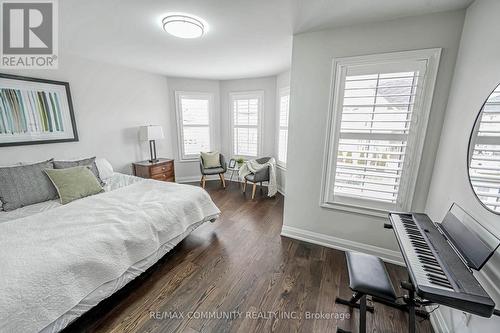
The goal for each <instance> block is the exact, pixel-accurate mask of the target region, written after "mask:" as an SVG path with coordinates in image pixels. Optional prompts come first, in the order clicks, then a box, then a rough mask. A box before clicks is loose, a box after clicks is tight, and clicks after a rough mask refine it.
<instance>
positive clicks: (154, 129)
mask: <svg viewBox="0 0 500 333" xmlns="http://www.w3.org/2000/svg"><path fill="white" fill-rule="evenodd" d="M139 137H140V139H141V141H149V153H150V155H151V159H150V160H149V162H151V163H156V162H158V159H157V158H156V141H155V140H159V139H163V129H162V128H161V126H158V125H148V126H141V128H140V130H139Z"/></svg>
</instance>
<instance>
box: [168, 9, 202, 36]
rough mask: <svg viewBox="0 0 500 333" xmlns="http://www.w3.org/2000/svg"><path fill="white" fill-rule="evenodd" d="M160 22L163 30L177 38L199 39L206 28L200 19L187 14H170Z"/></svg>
mask: <svg viewBox="0 0 500 333" xmlns="http://www.w3.org/2000/svg"><path fill="white" fill-rule="evenodd" d="M161 22H162V24H163V30H165V31H166V32H168V33H169V34H171V35H172V36H175V37H179V38H199V37H201V36H203V34H204V33H205V32H206V31H207V27H208V26H207V24H206V23H205V22H204V21H203V20H202V19H200V18H197V17H194V16H193V15H187V14H170V15H168V16H165V17H164V18H163V20H162V21H161Z"/></svg>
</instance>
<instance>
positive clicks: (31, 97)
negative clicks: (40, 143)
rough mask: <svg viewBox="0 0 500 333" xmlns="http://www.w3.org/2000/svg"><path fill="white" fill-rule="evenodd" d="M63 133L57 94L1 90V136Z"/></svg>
mask: <svg viewBox="0 0 500 333" xmlns="http://www.w3.org/2000/svg"><path fill="white" fill-rule="evenodd" d="M55 132H64V119H63V117H62V111H61V100H60V96H59V95H58V93H56V92H48V91H34V90H20V89H9V88H2V89H0V134H25V133H55Z"/></svg>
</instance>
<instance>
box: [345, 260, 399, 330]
mask: <svg viewBox="0 0 500 333" xmlns="http://www.w3.org/2000/svg"><path fill="white" fill-rule="evenodd" d="M346 260H347V269H348V271H349V288H350V289H351V290H352V291H353V292H354V295H353V296H352V298H351V299H350V300H345V299H341V298H338V297H337V299H335V302H336V303H339V304H344V305H348V306H349V307H355V308H359V332H360V333H365V332H366V311H370V312H373V307H372V306H367V305H366V296H367V295H370V296H373V297H376V298H377V299H380V300H383V301H386V302H387V303H395V302H396V292H395V291H394V287H393V285H392V283H391V280H390V279H389V275H388V274H387V270H386V268H385V265H384V263H383V262H382V260H381V259H380V258H378V257H375V256H372V255H369V254H364V253H358V252H346ZM358 300H359V304H358ZM384 303H385V302H384ZM337 332H341V333H342V332H343V333H345V332H347V331H344V330H343V329H341V328H337Z"/></svg>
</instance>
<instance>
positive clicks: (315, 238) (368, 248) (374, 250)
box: [281, 225, 404, 266]
mask: <svg viewBox="0 0 500 333" xmlns="http://www.w3.org/2000/svg"><path fill="white" fill-rule="evenodd" d="M281 236H285V237H289V238H293V239H298V240H301V241H304V242H308V243H313V244H318V245H322V246H326V247H330V248H334V249H337V250H342V251H357V252H363V253H367V254H372V255H375V256H377V257H379V258H381V259H382V260H384V261H386V262H389V263H392V264H396V265H400V266H404V261H403V256H402V255H401V253H400V252H399V251H393V250H388V249H385V248H383V247H378V246H373V245H367V244H363V243H358V242H354V241H351V240H347V239H342V238H337V237H333V236H329V235H324V234H320V233H317V232H313V231H309V230H304V229H299V228H295V227H289V226H286V225H284V226H283V228H282V229H281Z"/></svg>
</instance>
